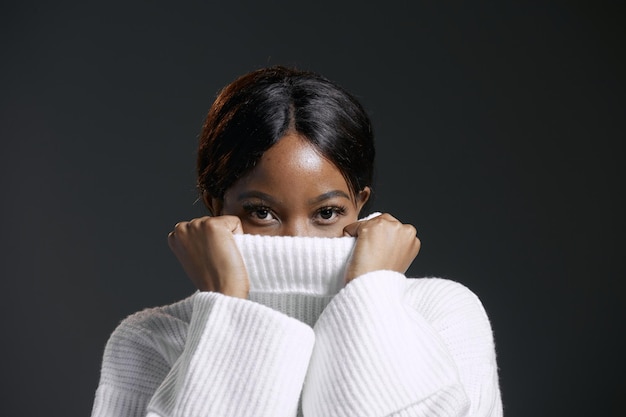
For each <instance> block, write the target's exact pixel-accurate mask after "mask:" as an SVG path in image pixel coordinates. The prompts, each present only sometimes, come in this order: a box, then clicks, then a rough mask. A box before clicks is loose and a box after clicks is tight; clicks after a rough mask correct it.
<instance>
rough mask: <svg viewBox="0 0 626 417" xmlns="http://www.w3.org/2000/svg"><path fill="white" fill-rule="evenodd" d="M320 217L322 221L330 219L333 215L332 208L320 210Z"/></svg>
mask: <svg viewBox="0 0 626 417" xmlns="http://www.w3.org/2000/svg"><path fill="white" fill-rule="evenodd" d="M319 213H320V217H321V218H322V219H324V220H328V219H331V218H332V217H333V216H334V215H335V210H334V209H332V208H330V207H329V208H325V209H322V210H320V212H319Z"/></svg>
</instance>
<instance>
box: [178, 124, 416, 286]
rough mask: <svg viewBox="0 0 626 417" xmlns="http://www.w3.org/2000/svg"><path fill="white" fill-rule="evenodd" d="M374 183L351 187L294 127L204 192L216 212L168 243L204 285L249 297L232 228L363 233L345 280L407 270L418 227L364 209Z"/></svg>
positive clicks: (290, 233)
mask: <svg viewBox="0 0 626 417" xmlns="http://www.w3.org/2000/svg"><path fill="white" fill-rule="evenodd" d="M369 196H370V189H369V187H365V188H364V189H363V190H361V191H360V192H359V193H358V194H357V195H353V194H352V193H351V192H350V189H349V187H348V184H347V183H346V181H345V179H344V177H343V176H342V175H341V171H339V169H337V167H336V166H335V165H333V164H332V163H331V162H329V161H328V160H327V159H325V158H323V157H322V156H321V155H320V154H319V153H318V152H317V151H316V149H315V148H313V146H312V145H310V144H309V143H308V142H306V141H305V140H304V139H302V138H301V137H300V136H298V135H297V134H295V133H292V134H287V135H285V136H284V137H283V138H282V139H281V140H280V141H278V143H276V144H275V145H274V146H272V147H271V148H270V149H268V150H267V151H266V152H265V154H263V156H262V157H261V160H260V161H259V163H258V164H257V166H256V167H255V168H254V169H253V170H252V171H251V172H249V173H248V174H247V175H246V176H245V177H243V178H241V179H240V180H238V181H237V182H236V183H235V184H234V185H233V186H232V187H231V188H229V189H228V190H226V193H225V194H224V198H223V199H218V198H212V197H211V196H209V195H204V196H203V197H204V201H205V204H206V205H207V206H208V207H209V209H210V210H211V212H212V213H214V214H215V216H205V217H201V218H197V219H193V220H191V221H188V222H180V223H178V224H176V226H175V227H174V230H173V231H172V232H170V234H169V235H168V242H169V245H170V248H171V249H172V251H173V252H174V254H175V255H176V257H177V258H178V260H179V261H180V263H181V265H182V266H183V269H184V270H185V272H186V273H187V275H188V276H189V278H190V279H191V281H192V282H193V284H194V285H195V286H196V287H197V288H198V289H199V290H200V291H214V292H219V293H222V294H225V295H229V296H233V297H239V298H247V297H248V292H249V289H250V284H249V281H248V273H247V271H246V268H245V266H244V263H243V259H242V257H241V254H240V253H239V250H238V248H237V245H236V244H235V241H234V239H233V234H238V233H248V234H260V235H270V236H319V237H340V236H353V237H356V238H357V241H356V246H355V249H354V252H353V255H352V257H351V259H350V261H349V264H348V267H347V269H346V277H345V278H346V283H347V282H350V281H351V280H353V279H355V278H357V277H359V276H361V275H363V274H365V273H367V272H372V271H376V270H392V271H397V272H401V273H404V272H406V270H407V269H408V268H409V266H410V265H411V263H412V262H413V260H414V259H415V257H416V256H417V254H418V252H419V249H420V241H419V239H418V238H417V236H416V233H417V231H416V229H415V227H413V226H412V225H410V224H402V223H401V222H399V221H398V220H397V219H395V218H394V217H393V216H391V215H389V214H386V213H385V214H382V215H380V216H377V217H374V218H372V219H369V220H365V221H357V220H358V215H359V212H360V210H361V208H362V207H363V205H364V204H365V203H366V202H367V200H368V198H369Z"/></svg>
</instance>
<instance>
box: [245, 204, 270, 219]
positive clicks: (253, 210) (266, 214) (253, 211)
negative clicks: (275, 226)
mask: <svg viewBox="0 0 626 417" xmlns="http://www.w3.org/2000/svg"><path fill="white" fill-rule="evenodd" d="M243 209H244V210H245V212H246V214H247V216H248V217H250V218H251V220H253V221H256V222H258V223H267V222H271V221H274V220H276V216H275V215H274V213H272V209H270V208H269V207H267V206H264V205H260V204H247V203H246V204H244V205H243Z"/></svg>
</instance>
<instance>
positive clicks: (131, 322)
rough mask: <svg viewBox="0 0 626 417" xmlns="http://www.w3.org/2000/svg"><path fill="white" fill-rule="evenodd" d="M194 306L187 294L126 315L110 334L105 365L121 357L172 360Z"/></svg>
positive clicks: (182, 343)
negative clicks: (164, 303) (168, 302)
mask: <svg viewBox="0 0 626 417" xmlns="http://www.w3.org/2000/svg"><path fill="white" fill-rule="evenodd" d="M192 307H193V300H192V297H188V298H185V299H184V300H181V301H178V302H176V303H174V304H170V305H166V306H160V307H152V308H146V309H144V310H141V311H138V312H136V313H134V314H131V315H130V316H128V317H126V318H125V319H124V320H122V321H121V322H120V324H119V325H118V326H117V327H116V328H115V330H114V331H113V332H112V333H111V335H110V336H109V339H108V341H107V344H106V348H105V357H104V359H105V363H103V366H105V365H107V364H108V365H114V364H115V361H116V360H117V359H120V358H125V360H130V361H133V362H138V361H139V362H140V361H156V362H162V363H163V364H167V365H171V364H173V362H174V361H175V360H176V359H177V358H178V356H180V353H181V352H182V350H183V348H184V343H185V338H186V334H187V329H188V327H189V320H190V317H191V313H192Z"/></svg>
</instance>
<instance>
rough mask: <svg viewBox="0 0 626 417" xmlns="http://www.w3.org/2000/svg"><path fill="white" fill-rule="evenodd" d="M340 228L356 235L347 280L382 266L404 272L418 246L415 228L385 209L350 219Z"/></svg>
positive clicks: (416, 252)
mask: <svg viewBox="0 0 626 417" xmlns="http://www.w3.org/2000/svg"><path fill="white" fill-rule="evenodd" d="M343 230H344V234H345V235H349V236H353V237H356V238H357V239H356V245H355V247H354V252H353V253H352V258H351V259H350V261H349V263H348V267H347V268H346V283H347V282H350V281H351V280H353V279H354V278H356V277H358V276H360V275H363V274H365V273H367V272H372V271H378V270H382V269H385V270H391V271H397V272H400V273H402V274H403V273H405V272H406V270H407V269H409V266H410V265H411V263H412V262H413V260H414V259H415V257H416V256H417V254H418V252H419V250H420V240H419V239H418V238H417V229H416V228H415V227H414V226H413V225H410V224H403V223H401V222H400V221H398V220H397V219H396V218H394V217H393V216H392V215H390V214H388V213H384V214H381V215H380V216H376V217H373V218H371V219H369V220H362V221H358V222H355V223H351V224H349V225H348V226H346V227H345V228H344V229H343Z"/></svg>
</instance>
